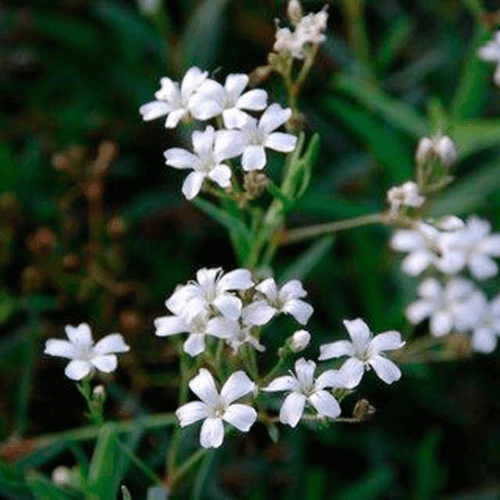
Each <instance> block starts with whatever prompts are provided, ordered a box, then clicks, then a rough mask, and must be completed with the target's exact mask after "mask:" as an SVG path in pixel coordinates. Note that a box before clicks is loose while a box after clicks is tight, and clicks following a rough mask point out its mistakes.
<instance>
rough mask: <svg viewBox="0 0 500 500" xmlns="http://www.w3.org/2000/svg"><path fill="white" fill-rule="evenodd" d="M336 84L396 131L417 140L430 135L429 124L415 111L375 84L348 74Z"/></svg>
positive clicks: (339, 78) (338, 77)
mask: <svg viewBox="0 0 500 500" xmlns="http://www.w3.org/2000/svg"><path fill="white" fill-rule="evenodd" d="M334 82H335V87H336V88H337V89H339V90H341V91H344V92H346V93H348V94H349V95H350V96H352V97H354V98H355V99H356V100H357V101H359V102H360V103H362V104H364V105H365V106H366V107H367V108H369V109H372V110H374V111H376V112H377V113H378V114H379V115H380V116H381V117H383V118H384V119H385V120H386V121H387V122H388V123H390V124H391V125H392V126H393V127H395V128H396V129H399V130H401V131H403V132H405V133H407V134H408V135H410V136H413V138H415V139H420V138H421V137H422V136H425V135H428V133H429V128H428V126H427V123H426V121H425V119H424V118H423V117H422V116H421V115H420V114H418V113H417V112H416V111H415V109H413V108H412V107H411V106H409V105H408V104H405V103H404V102H402V101H400V100H398V99H395V98H394V97H391V96H390V95H389V94H387V93H385V92H384V91H383V90H382V89H380V88H378V87H376V86H375V85H374V84H373V83H369V82H367V81H366V80H362V79H361V78H358V77H355V76H350V75H347V74H340V75H338V76H337V77H336V78H335V81H334Z"/></svg>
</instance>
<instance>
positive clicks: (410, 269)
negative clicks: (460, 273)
mask: <svg viewBox="0 0 500 500" xmlns="http://www.w3.org/2000/svg"><path fill="white" fill-rule="evenodd" d="M461 227H463V222H462V221H461V220H460V219H459V218H458V217H453V216H451V217H447V218H445V219H443V221H440V222H439V223H436V224H435V225H433V224H430V223H426V222H423V221H418V222H417V223H416V224H415V228H414V229H400V230H398V231H396V232H395V233H394V235H393V236H392V238H391V247H392V248H394V250H398V251H400V252H408V255H407V256H406V257H405V259H404V260H403V263H402V265H401V267H402V269H403V271H404V272H405V273H406V274H409V275H410V276H417V275H418V274H420V273H421V272H422V271H423V270H424V269H426V268H427V267H428V266H429V265H431V264H433V265H434V266H436V267H437V268H438V269H439V270H441V271H443V272H446V271H445V269H448V268H449V267H450V263H449V260H450V258H452V257H453V255H451V254H449V253H447V252H446V248H445V246H444V245H443V234H445V232H447V233H450V234H451V233H452V232H454V231H458V230H459V228H461Z"/></svg>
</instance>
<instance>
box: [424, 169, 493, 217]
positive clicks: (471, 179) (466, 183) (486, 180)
mask: <svg viewBox="0 0 500 500" xmlns="http://www.w3.org/2000/svg"><path fill="white" fill-rule="evenodd" d="M498 189H500V162H499V160H498V159H497V160H495V161H494V162H492V163H491V164H489V165H488V166H485V167H483V168H482V169H481V170H480V171H479V172H477V173H476V174H472V175H469V176H468V177H466V178H464V179H461V180H460V181H459V182H457V183H456V184H454V185H452V186H451V187H450V188H448V189H447V191H446V194H445V195H444V196H442V197H441V198H440V199H438V200H437V201H436V202H435V204H434V206H433V207H432V215H433V216H434V217H440V216H443V215H450V214H455V215H461V214H467V213H470V212H472V211H474V210H476V209H477V208H478V207H479V206H480V205H481V204H482V203H483V202H484V200H485V199H486V198H487V197H488V196H489V195H491V194H493V193H494V192H495V191H496V190H498Z"/></svg>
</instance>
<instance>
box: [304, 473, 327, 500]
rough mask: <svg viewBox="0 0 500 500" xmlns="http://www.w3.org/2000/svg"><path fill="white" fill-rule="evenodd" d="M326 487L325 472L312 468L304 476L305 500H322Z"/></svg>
mask: <svg viewBox="0 0 500 500" xmlns="http://www.w3.org/2000/svg"><path fill="white" fill-rule="evenodd" d="M325 485H326V471H325V470H324V469H319V468H312V469H310V470H308V472H307V475H306V496H305V498H307V500H322V499H323V498H324V494H323V491H324V489H325Z"/></svg>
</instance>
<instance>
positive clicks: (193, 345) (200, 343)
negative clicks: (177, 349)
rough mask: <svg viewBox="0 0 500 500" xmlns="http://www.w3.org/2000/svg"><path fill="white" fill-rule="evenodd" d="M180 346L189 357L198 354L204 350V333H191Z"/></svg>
mask: <svg viewBox="0 0 500 500" xmlns="http://www.w3.org/2000/svg"><path fill="white" fill-rule="evenodd" d="M182 347H183V349H184V352H186V353H187V354H189V355H190V356H191V357H193V358H194V357H195V356H198V354H201V353H202V352H203V351H204V350H205V335H203V333H192V334H191V335H189V337H188V338H187V340H186V342H184V345H183V346H182Z"/></svg>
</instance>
